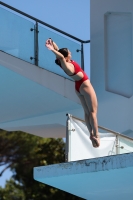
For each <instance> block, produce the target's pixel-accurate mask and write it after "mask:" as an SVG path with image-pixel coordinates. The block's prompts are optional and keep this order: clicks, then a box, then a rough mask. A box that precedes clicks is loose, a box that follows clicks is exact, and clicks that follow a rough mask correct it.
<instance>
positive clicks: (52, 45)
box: [45, 39, 64, 59]
mask: <svg viewBox="0 0 133 200" xmlns="http://www.w3.org/2000/svg"><path fill="white" fill-rule="evenodd" d="M45 46H46V47H47V49H49V50H51V51H52V52H53V53H54V54H55V56H56V58H57V59H63V58H64V56H63V55H62V54H61V53H60V52H58V49H59V48H58V46H57V45H56V43H55V42H53V41H52V40H51V39H48V40H47V41H46V43H45Z"/></svg>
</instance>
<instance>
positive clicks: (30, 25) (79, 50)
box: [0, 2, 90, 79]
mask: <svg viewBox="0 0 133 200" xmlns="http://www.w3.org/2000/svg"><path fill="white" fill-rule="evenodd" d="M0 26H1V31H0V50H1V51H4V52H6V53H8V54H11V55H13V56H15V57H18V58H20V59H23V60H25V61H27V62H30V63H32V64H35V65H37V66H39V67H41V68H44V69H46V70H48V71H51V72H53V73H56V74H58V75H61V76H63V77H66V78H68V79H70V77H68V76H67V75H66V74H65V73H64V72H63V70H61V69H60V68H59V67H57V66H56V64H55V63H54V60H55V56H54V55H53V54H52V53H51V52H50V51H48V50H47V49H46V48H45V41H46V39H48V38H52V39H53V40H54V41H55V42H56V43H57V45H58V46H59V48H63V47H67V48H68V49H70V51H71V53H72V59H73V60H75V61H76V62H78V63H79V64H80V65H81V67H82V68H83V69H84V46H83V45H84V43H89V42H90V40H87V41H83V40H81V39H79V38H77V37H75V36H72V35H70V34H68V33H66V32H64V31H62V30H59V29H57V28H55V27H53V26H51V25H49V24H47V23H45V22H43V21H41V20H39V19H37V18H35V17H32V16H30V15H28V14H26V13H24V12H22V11H20V10H18V9H16V8H13V7H11V6H9V5H7V4H5V3H3V2H0Z"/></svg>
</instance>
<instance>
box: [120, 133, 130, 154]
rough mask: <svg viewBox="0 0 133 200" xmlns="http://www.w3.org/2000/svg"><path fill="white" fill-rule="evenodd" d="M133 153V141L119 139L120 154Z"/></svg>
mask: <svg viewBox="0 0 133 200" xmlns="http://www.w3.org/2000/svg"><path fill="white" fill-rule="evenodd" d="M130 152H133V140H129V139H126V138H123V137H120V136H119V137H118V153H119V154H124V153H130Z"/></svg>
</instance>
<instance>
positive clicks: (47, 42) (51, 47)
mask: <svg viewBox="0 0 133 200" xmlns="http://www.w3.org/2000/svg"><path fill="white" fill-rule="evenodd" d="M45 46H46V47H47V49H48V50H54V46H53V41H52V40H51V39H48V40H46V42H45Z"/></svg>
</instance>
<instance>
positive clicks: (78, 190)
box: [34, 153, 133, 200]
mask: <svg viewBox="0 0 133 200" xmlns="http://www.w3.org/2000/svg"><path fill="white" fill-rule="evenodd" d="M34 179H35V180H36V181H39V182H41V183H44V184H47V185H50V186H52V187H55V188H58V189H60V190H63V191H66V192H68V193H71V194H74V195H76V196H78V197H81V198H83V199H88V200H89V199H91V200H96V199H99V200H107V199H108V200H113V199H121V200H126V199H128V200H132V198H133V153H127V154H121V155H114V156H106V157H99V158H92V159H85V160H79V161H74V162H68V163H60V164H54V165H49V166H42V167H34Z"/></svg>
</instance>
